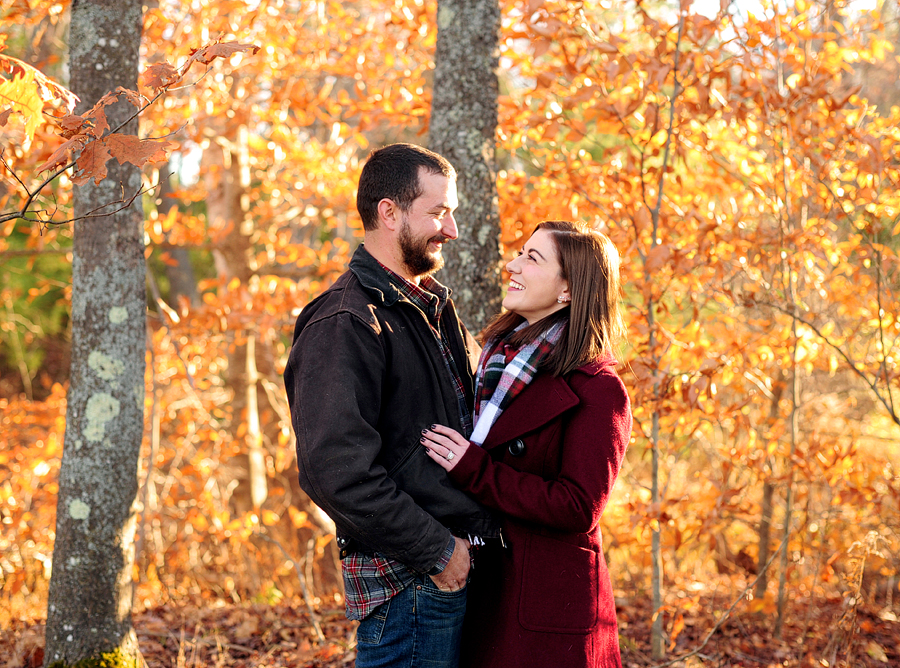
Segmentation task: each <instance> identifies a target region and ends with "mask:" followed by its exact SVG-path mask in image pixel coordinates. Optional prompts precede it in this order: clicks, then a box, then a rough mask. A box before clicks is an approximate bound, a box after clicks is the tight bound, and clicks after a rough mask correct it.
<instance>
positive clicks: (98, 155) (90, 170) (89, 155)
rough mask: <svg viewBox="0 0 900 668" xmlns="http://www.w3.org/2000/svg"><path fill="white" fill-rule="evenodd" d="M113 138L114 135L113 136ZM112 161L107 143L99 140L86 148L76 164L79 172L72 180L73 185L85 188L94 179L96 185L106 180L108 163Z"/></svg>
mask: <svg viewBox="0 0 900 668" xmlns="http://www.w3.org/2000/svg"><path fill="white" fill-rule="evenodd" d="M111 136H112V135H111ZM111 159H112V156H111V155H110V153H109V147H108V146H107V145H106V141H104V140H98V141H94V142H91V143H90V144H88V145H87V146H85V147H84V150H83V151H82V152H81V155H80V156H79V157H78V161H77V162H76V163H75V164H76V167H77V168H78V170H79V173H77V174H76V175H75V176H74V177H73V178H72V183H74V184H75V185H78V186H83V185H84V184H85V183H87V182H88V181H90V180H91V179H94V184H95V185H96V184H98V183H100V182H101V181H102V180H103V179H105V178H106V163H107V162H109V161H110V160H111Z"/></svg>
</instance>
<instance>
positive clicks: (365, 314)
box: [284, 246, 497, 573]
mask: <svg viewBox="0 0 900 668" xmlns="http://www.w3.org/2000/svg"><path fill="white" fill-rule="evenodd" d="M440 325H441V328H442V331H444V332H445V333H446V334H447V338H448V339H449V342H450V349H451V351H452V353H453V359H454V360H455V361H456V364H457V365H458V367H459V369H458V372H459V375H460V377H461V378H462V381H463V385H464V388H465V392H466V402H467V405H469V406H472V405H473V395H472V393H473V386H474V380H473V375H472V374H473V370H474V368H475V365H476V364H477V361H478V359H477V357H478V352H479V350H478V346H477V344H476V343H475V341H474V339H473V338H472V337H471V335H470V334H469V333H468V332H467V331H466V329H465V327H464V326H463V325H462V323H460V322H459V320H458V318H457V315H456V309H455V308H454V306H453V303H452V301H450V302H449V303H448V304H447V305H446V306H445V307H444V309H443V311H442V313H441V318H440ZM284 381H285V387H286V389H287V395H288V403H289V404H290V409H291V421H292V423H293V426H294V433H295V434H296V436H297V463H298V467H299V470H300V486H301V487H302V488H303V489H304V490H305V491H306V493H307V494H309V496H310V498H311V499H312V500H313V501H314V502H315V503H316V504H317V505H318V506H319V507H320V508H322V510H324V511H325V512H326V513H327V514H328V515H329V517H331V518H332V519H333V520H334V522H335V525H336V526H337V531H338V537H339V538H341V539H351V540H352V541H354V543H355V544H356V545H357V546H358V547H359V548H360V549H362V550H363V551H371V552H378V553H380V554H382V555H384V556H386V557H390V558H392V559H396V560H397V561H400V562H401V563H403V564H405V565H406V566H408V567H410V568H412V569H413V570H414V571H417V572H419V573H426V572H428V570H429V569H431V568H432V567H433V566H434V565H435V564H436V563H437V561H438V559H439V558H440V556H441V554H442V553H443V551H444V549H445V548H446V547H447V544H448V543H449V541H450V531H452V532H453V533H454V534H456V535H462V536H464V535H466V534H468V533H471V534H475V535H479V536H482V537H493V536H496V535H497V526H496V524H495V522H494V520H493V519H492V516H491V514H490V512H489V511H487V510H486V509H484V508H483V507H482V506H480V505H479V504H478V503H476V502H475V501H473V500H472V499H470V498H469V497H468V496H466V495H465V494H464V493H462V492H461V491H459V490H458V489H456V488H455V487H454V486H453V484H452V483H451V482H450V480H449V478H448V477H447V474H446V472H445V471H444V470H443V469H442V468H441V467H440V466H438V465H437V464H436V463H434V462H433V461H431V459H429V457H428V456H427V454H426V453H425V450H424V448H423V447H422V445H421V443H420V438H421V434H422V430H423V429H425V428H427V427H429V426H431V425H432V424H443V425H447V426H449V427H452V428H453V429H456V430H457V431H460V432H462V431H463V428H462V425H461V424H460V417H459V409H458V403H457V396H456V390H455V389H454V384H453V383H454V381H453V379H452V377H451V375H450V372H449V371H448V369H447V365H446V363H445V362H444V359H443V357H442V355H441V352H440V348H439V347H438V344H437V342H436V340H435V338H434V334H433V333H432V331H431V328H430V327H429V324H428V322H427V320H426V319H425V316H424V315H423V313H422V312H421V311H420V310H419V309H418V308H416V307H415V306H414V305H413V304H412V303H411V302H410V301H408V300H407V299H406V298H405V297H403V296H402V295H401V294H400V292H399V291H398V290H397V289H396V288H395V287H394V286H393V285H392V284H391V283H390V280H389V278H388V276H387V274H386V273H385V271H384V270H383V269H382V268H381V266H380V265H379V263H378V262H377V261H376V260H375V259H374V258H373V257H372V256H371V255H370V254H369V253H368V251H366V250H365V248H364V247H363V246H360V247H359V248H358V249H357V250H356V252H355V253H354V255H353V259H352V260H351V262H350V269H349V271H347V272H346V273H345V274H343V275H342V276H341V277H340V278H339V279H338V280H337V281H336V282H335V283H334V285H332V286H331V287H330V288H329V289H328V290H326V291H325V292H324V293H322V294H321V295H320V296H319V297H317V298H316V299H314V300H313V301H312V302H310V304H309V305H308V306H306V308H304V309H303V311H302V313H301V314H300V317H299V318H298V319H297V324H296V327H295V329H294V342H293V346H292V348H291V353H290V357H289V359H288V364H287V368H286V369H285V372H284Z"/></svg>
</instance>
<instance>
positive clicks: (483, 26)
mask: <svg viewBox="0 0 900 668" xmlns="http://www.w3.org/2000/svg"><path fill="white" fill-rule="evenodd" d="M437 22H438V37H437V51H436V54H435V72H434V93H433V95H434V97H433V99H432V103H431V127H430V129H429V136H428V144H429V146H430V147H431V148H432V149H433V150H434V151H436V152H438V153H440V154H441V155H443V156H444V157H446V158H447V159H448V160H449V161H450V162H451V163H453V166H454V167H455V168H456V170H457V172H458V174H459V178H458V190H459V210H458V211H457V214H456V219H457V224H458V225H459V239H457V240H456V241H454V242H453V243H450V244H448V245H447V248H446V250H445V251H444V252H445V256H446V266H445V268H444V269H443V270H442V273H441V275H440V278H441V280H442V281H444V282H446V283H447V284H448V285H449V286H450V287H451V288H453V290H454V292H455V295H456V297H455V301H456V304H457V307H458V308H459V312H460V316H461V318H462V320H463V322H464V323H466V325H467V326H468V327H469V328H470V329H472V331H475V332H477V331H480V330H481V329H482V328H483V327H484V326H485V324H487V321H488V320H489V319H490V318H491V317H492V316H494V315H496V314H497V313H499V312H500V302H501V300H502V292H501V285H500V259H501V256H500V213H499V207H498V204H497V183H496V166H495V164H494V145H495V135H496V130H497V95H498V89H499V85H498V83H497V73H496V69H497V64H498V55H497V54H498V33H499V30H500V6H499V3H498V2H497V0H439V2H438V19H437Z"/></svg>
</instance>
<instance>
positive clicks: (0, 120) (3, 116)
mask: <svg viewBox="0 0 900 668" xmlns="http://www.w3.org/2000/svg"><path fill="white" fill-rule="evenodd" d="M11 113H12V109H11V108H10V109H7V110H6V111H0V127H3V126H4V125H6V121H8V120H9V115H10V114H11Z"/></svg>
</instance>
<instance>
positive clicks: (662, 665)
mask: <svg viewBox="0 0 900 668" xmlns="http://www.w3.org/2000/svg"><path fill="white" fill-rule="evenodd" d="M786 545H787V541H785V540H783V541H781V544H780V545H779V546H778V549H777V550H775V552H774V553H772V556H771V557H769V560H768V561H767V562H766V565H765V566H763V568H762V569H761V570H760V572H759V575H757V576H756V579H755V580H754V581H753V582H751V583H750V584H749V585H747V586H746V587H745V588H744V591H742V592H741V594H740V596H738V597H737V598H735V599H734V602H733V603H732V604H731V607H730V608H728V610H726V611H725V612H724V613H723V614H722V616H721V617H720V618H719V620H718V621H717V622H716V623H715V624H714V625H713V627H712V628H711V629H710V630H709V633H707V634H706V637H705V638H704V639H703V642H701V643H700V645H699V646H698V647H696V648H695V649H693V650H691V651H690V652H688V653H687V654H683V655H681V656H679V657H677V658H674V659H670V660H669V661H666V662H665V663H659V664H656V665H654V666H651V667H650V668H665V666H671V665H672V664H674V663H678V662H679V661H684V660H685V659H689V658H690V657H692V656H697V655H699V654H700V652H702V651H703V648H704V647H706V646H707V645H708V644H709V641H710V639H711V638H712V637H713V635H714V634H715V632H716V631H718V630H719V629H720V628H721V627H722V625H723V624H724V623H725V622H726V621H728V618H729V617H731V613H732V612H734V609H735V608H736V607H737V606H738V603H740V602H741V601H742V600H743V598H744V597H745V596H746V595H747V592H749V591H750V590H752V589H753V587H755V586H756V583H757V582H759V580H760V578H762V576H763V575H764V574H765V572H766V571H767V570H769V566H771V565H772V562H774V561H775V557H777V556H778V555H779V554H780V553H781V551H782V550H783V549H784V548H785V546H786Z"/></svg>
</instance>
